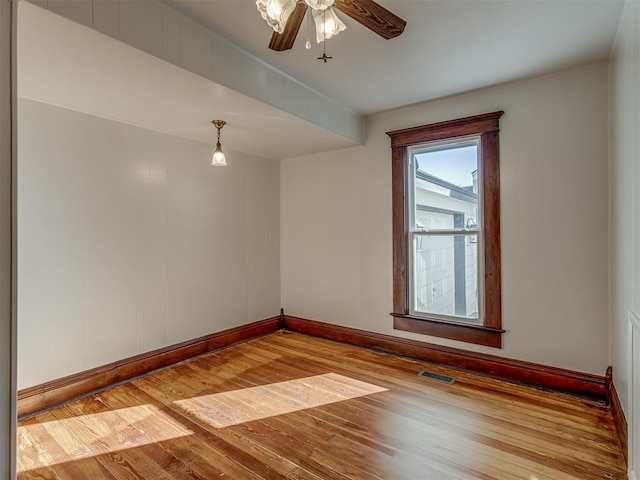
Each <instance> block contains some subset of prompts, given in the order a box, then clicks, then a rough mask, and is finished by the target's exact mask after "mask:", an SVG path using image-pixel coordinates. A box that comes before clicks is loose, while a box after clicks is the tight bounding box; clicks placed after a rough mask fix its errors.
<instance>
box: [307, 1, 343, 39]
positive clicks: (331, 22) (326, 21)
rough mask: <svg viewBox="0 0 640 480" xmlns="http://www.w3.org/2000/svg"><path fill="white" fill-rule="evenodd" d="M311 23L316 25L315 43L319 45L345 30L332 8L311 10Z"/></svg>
mask: <svg viewBox="0 0 640 480" xmlns="http://www.w3.org/2000/svg"><path fill="white" fill-rule="evenodd" d="M313 21H314V23H315V24H316V42H318V43H321V42H324V41H325V40H328V39H330V38H331V37H334V36H336V35H337V34H339V33H340V32H342V31H344V30H346V29H347V26H346V25H345V24H344V23H342V20H340V19H339V18H338V16H337V15H336V12H335V10H334V9H333V7H328V8H327V9H326V10H313Z"/></svg>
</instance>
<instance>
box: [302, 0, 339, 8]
mask: <svg viewBox="0 0 640 480" xmlns="http://www.w3.org/2000/svg"><path fill="white" fill-rule="evenodd" d="M304 3H306V4H307V5H308V6H309V7H311V9H312V10H326V9H327V8H329V7H332V6H333V4H334V3H335V0H304Z"/></svg>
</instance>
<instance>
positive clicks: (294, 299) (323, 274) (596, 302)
mask: <svg viewBox="0 0 640 480" xmlns="http://www.w3.org/2000/svg"><path fill="white" fill-rule="evenodd" d="M495 110H504V111H505V115H504V116H503V117H502V119H501V127H502V132H501V138H500V141H501V208H502V278H503V285H502V291H503V297H502V303H503V328H505V329H506V330H507V333H506V334H505V335H504V348H503V349H502V350H496V349H492V348H488V347H480V346H475V345H471V344H465V343H460V342H455V341H449V340H443V339H438V338H434V337H429V336H422V335H414V334H409V333H405V332H400V331H394V330H393V329H392V318H391V317H390V316H389V312H391V310H392V262H391V149H390V147H389V145H390V142H389V138H388V137H387V136H386V135H385V132H387V131H390V130H396V129H400V128H405V127H412V126H416V125H423V124H428V123H432V122H438V121H442V120H449V119H454V118H458V117H463V116H468V115H473V114H479V113H485V112H491V111H495ZM607 139H608V66H607V65H606V64H601V65H595V66H591V67H587V68H583V69H579V70H573V71H568V72H564V73H560V74H556V75H552V76H547V77H542V78H537V79H533V80H529V81H525V82H521V83H515V84H510V85H505V86H498V87H494V88H491V89H487V90H482V91H478V92H472V93H468V94H465V95H459V96H455V97H450V98H446V99H443V100H439V101H433V102H429V103H425V104H420V105H416V106H411V107H407V108H402V109H399V110H394V111H390V112H386V113H382V114H378V115H375V116H373V117H371V118H369V121H368V131H367V142H366V144H365V145H364V146H362V147H354V148H349V149H344V150H339V151H333V152H328V153H324V154H318V155H312V156H306V157H300V158H293V159H288V160H285V161H283V162H282V165H281V177H280V178H281V180H280V183H281V199H280V204H281V229H282V230H281V231H282V240H281V243H282V251H281V252H282V253H281V264H282V303H283V306H284V309H285V312H287V313H288V314H291V315H297V316H301V317H306V318H311V319H315V320H320V321H324V322H328V323H333V324H338V325H344V326H349V327H354V328H360V329H364V330H369V331H374V332H380V333H385V334H391V335H396V336H402V337H408V338H415V339H418V340H424V341H429V342H434V343H439V344H445V345H452V346H456V347H460V348H465V349H471V350H477V351H483V352H488V353H494V354H498V355H504V356H507V357H511V358H517V359H523V360H529V361H533V362H539V363H542V364H547V365H554V366H558V367H563V368H569V369H575V370H579V371H583V372H590V373H596V374H600V375H602V374H604V372H605V369H606V367H607V365H608V360H609V359H608V343H607V337H608V321H607V318H608V296H607V255H608V233H607V225H608V224H607V222H608V216H607V192H608V185H607V179H608V177H607V159H608V141H607Z"/></svg>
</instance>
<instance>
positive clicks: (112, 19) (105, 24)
mask: <svg viewBox="0 0 640 480" xmlns="http://www.w3.org/2000/svg"><path fill="white" fill-rule="evenodd" d="M93 28H95V29H96V30H98V31H99V32H100V33H104V34H105V35H109V36H110V37H113V38H118V0H93Z"/></svg>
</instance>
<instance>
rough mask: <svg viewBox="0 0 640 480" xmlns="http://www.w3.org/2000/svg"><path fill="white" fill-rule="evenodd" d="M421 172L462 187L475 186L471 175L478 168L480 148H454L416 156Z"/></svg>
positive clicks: (471, 146)
mask: <svg viewBox="0 0 640 480" xmlns="http://www.w3.org/2000/svg"><path fill="white" fill-rule="evenodd" d="M415 158H416V160H417V162H418V168H419V170H421V171H423V172H425V173H428V174H430V175H434V176H436V177H438V178H440V179H442V180H446V181H447V182H449V183H453V184H454V185H458V186H460V187H468V186H471V185H473V177H472V176H471V173H472V172H473V171H474V170H476V169H477V168H478V147H477V146H476V145H469V146H465V147H455V146H454V147H452V148H449V149H447V150H436V151H433V152H425V153H419V154H417V155H416V157H415Z"/></svg>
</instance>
